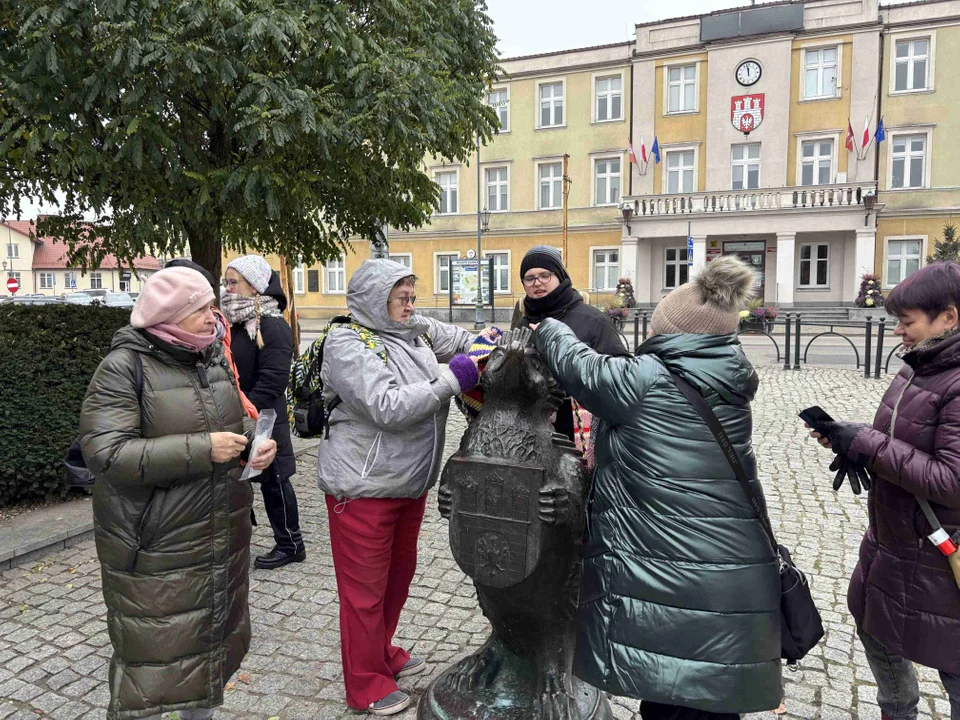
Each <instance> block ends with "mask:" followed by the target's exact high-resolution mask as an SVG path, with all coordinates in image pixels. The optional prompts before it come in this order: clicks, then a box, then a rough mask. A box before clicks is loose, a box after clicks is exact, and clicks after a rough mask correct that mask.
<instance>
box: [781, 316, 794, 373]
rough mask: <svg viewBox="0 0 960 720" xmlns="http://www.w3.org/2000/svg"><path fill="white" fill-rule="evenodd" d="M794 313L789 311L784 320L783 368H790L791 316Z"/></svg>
mask: <svg viewBox="0 0 960 720" xmlns="http://www.w3.org/2000/svg"><path fill="white" fill-rule="evenodd" d="M792 317H793V313H787V317H786V318H785V319H784V322H783V336H784V337H783V369H784V370H789V369H790V318H792Z"/></svg>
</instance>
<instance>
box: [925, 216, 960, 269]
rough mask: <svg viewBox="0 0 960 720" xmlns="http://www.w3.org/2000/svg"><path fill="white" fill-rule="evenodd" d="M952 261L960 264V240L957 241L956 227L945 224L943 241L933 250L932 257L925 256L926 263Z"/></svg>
mask: <svg viewBox="0 0 960 720" xmlns="http://www.w3.org/2000/svg"><path fill="white" fill-rule="evenodd" d="M937 260H953V261H954V262H960V240H958V239H957V226H956V225H953V224H951V223H947V224H946V225H944V226H943V240H940V241H939V242H938V243H937V244H936V246H934V248H933V255H928V256H927V262H928V263H932V262H936V261H937Z"/></svg>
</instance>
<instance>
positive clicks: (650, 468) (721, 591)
mask: <svg viewBox="0 0 960 720" xmlns="http://www.w3.org/2000/svg"><path fill="white" fill-rule="evenodd" d="M536 343H537V347H538V348H539V350H540V352H541V353H542V354H543V356H544V358H545V359H546V362H547V364H548V365H549V366H550V368H551V369H552V370H553V372H554V373H555V375H556V377H557V379H558V380H559V381H560V384H561V385H562V386H563V387H564V388H565V389H566V390H567V392H569V393H570V394H571V395H572V396H573V397H574V398H576V399H577V400H578V401H579V402H580V403H582V404H583V406H584V407H586V408H587V409H588V410H590V412H592V413H593V415H594V420H595V421H597V420H598V419H599V421H598V422H597V424H596V425H595V427H594V433H595V441H594V442H595V444H594V449H595V452H596V463H597V464H596V473H595V476H594V484H593V490H592V506H591V510H590V515H589V518H588V529H587V537H586V538H585V543H584V553H583V554H584V559H583V580H582V583H581V587H580V609H579V615H578V624H579V632H578V637H577V651H576V658H575V668H576V672H577V674H578V675H579V676H580V677H581V678H583V679H584V680H586V681H587V682H589V683H591V684H592V685H595V686H597V687H599V688H601V689H603V690H606V691H608V692H611V693H613V694H615V695H627V696H630V697H635V698H643V699H644V700H650V701H653V702H659V703H666V704H669V705H679V706H683V707H689V708H696V709H699V710H707V711H712V712H717V713H745V712H757V711H762V710H769V709H772V708H775V707H777V706H778V705H779V704H780V699H781V677H780V668H781V664H780V610H779V608H780V605H779V603H780V580H779V575H778V572H777V563H776V561H775V559H774V554H773V549H772V548H771V546H770V542H769V540H768V539H767V537H766V535H764V532H763V529H762V527H761V525H760V522H759V520H757V519H756V516H755V514H754V512H753V509H752V508H751V506H750V504H749V503H748V501H747V499H746V496H745V495H744V493H743V490H742V489H741V488H740V485H739V484H738V483H737V480H736V476H735V475H734V473H733V470H732V469H731V468H730V466H729V465H728V464H727V461H726V459H725V458H724V455H723V452H722V451H721V450H720V446H719V445H718V444H717V442H716V440H715V439H714V437H713V434H712V433H711V432H710V430H709V428H708V427H707V425H706V423H704V422H703V420H702V419H701V418H700V416H699V415H698V414H697V411H696V410H695V409H694V408H693V407H692V406H691V405H690V404H689V403H688V402H687V400H686V399H685V398H684V397H683V395H681V394H680V391H679V390H677V388H676V386H675V385H674V384H673V381H672V380H671V378H670V376H669V374H668V372H667V370H666V367H665V365H666V366H667V367H669V368H670V369H671V370H672V371H674V372H676V373H677V374H679V375H680V376H681V377H683V378H684V379H686V380H687V382H689V383H690V384H691V385H693V386H694V387H695V388H696V389H697V390H699V391H700V392H701V393H703V395H704V396H705V398H706V400H707V402H708V403H709V404H710V406H711V407H712V408H713V410H714V412H715V413H716V414H717V417H718V418H719V419H720V422H721V423H723V426H724V429H725V430H726V432H727V434H728V435H729V436H730V439H731V441H732V442H733V443H734V446H735V447H736V449H737V452H738V453H739V455H740V459H741V462H742V463H743V466H744V468H745V469H746V471H747V473H748V475H749V476H750V477H751V478H753V481H754V482H755V483H756V488H757V490H758V492H760V493H762V490H761V489H760V486H759V481H758V480H756V460H755V457H754V454H753V448H752V445H751V439H750V438H751V433H752V420H751V415H750V405H749V403H750V401H751V400H752V399H753V396H754V393H755V392H756V390H757V384H758V381H757V376H756V373H755V372H754V370H753V368H752V367H751V365H750V363H749V362H748V361H747V359H746V358H745V357H744V354H743V350H742V349H741V347H740V343H739V341H738V340H737V338H736V336H735V335H659V336H655V337H653V338H651V339H650V340H648V341H647V342H645V343H644V344H643V345H642V346H641V347H640V349H639V350H638V351H637V352H638V355H639V357H634V358H619V357H610V356H605V355H598V354H597V353H595V352H594V351H593V350H591V349H590V348H589V347H587V346H586V345H584V344H582V343H579V342H577V339H576V337H575V336H574V335H573V333H572V332H571V331H570V330H568V329H567V328H566V327H565V326H564V325H562V324H561V323H558V322H556V321H553V320H547V321H544V323H543V324H542V325H541V326H540V328H539V330H538V332H537V333H536Z"/></svg>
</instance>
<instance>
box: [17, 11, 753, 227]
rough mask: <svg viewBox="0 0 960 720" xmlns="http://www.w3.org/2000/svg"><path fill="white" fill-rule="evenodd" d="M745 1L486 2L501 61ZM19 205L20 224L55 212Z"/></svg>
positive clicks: (597, 41)
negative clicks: (646, 23) (20, 212)
mask: <svg viewBox="0 0 960 720" xmlns="http://www.w3.org/2000/svg"><path fill="white" fill-rule="evenodd" d="M749 4H750V0H669V1H668V2H653V1H651V0H487V13H488V14H489V15H490V17H491V18H492V20H493V26H494V31H495V32H496V34H497V37H498V38H499V43H498V45H497V49H498V50H499V52H500V56H501V57H515V56H517V55H534V54H537V53H543V52H553V51H555V50H567V49H570V48H578V47H586V46H588V45H606V44H608V43H617V42H623V41H625V40H630V39H632V35H633V26H634V25H635V24H636V23H642V22H650V21H652V20H666V19H668V18H672V17H680V16H683V15H696V14H698V13H707V12H711V11H713V10H721V9H724V8H729V7H737V6H741V5H749ZM55 210H56V209H55V208H52V207H45V206H43V205H36V204H31V203H29V202H24V213H23V216H22V217H23V218H24V219H28V218H35V217H36V216H37V215H38V214H39V213H44V212H55Z"/></svg>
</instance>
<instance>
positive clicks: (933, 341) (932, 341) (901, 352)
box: [896, 327, 960, 359]
mask: <svg viewBox="0 0 960 720" xmlns="http://www.w3.org/2000/svg"><path fill="white" fill-rule="evenodd" d="M957 333H960V327H955V328H950V329H949V330H944V331H943V332H942V333H940V334H939V335H934V336H933V337H928V338H927V339H926V340H921V341H920V342H918V343H917V344H916V345H914V346H913V347H912V348H909V349H907V348H906V347H905V346H904V345H901V346H900V347H899V348H897V351H896V354H897V357H898V358H901V359H905V358H906V357H907V355H912V354H913V353H922V352H923V351H924V350H931V349H933V348H935V347H936V346H937V345H939V344H940V343H942V342H943V341H944V340H946V339H947V338H952V337H953V336H954V335H956V334H957Z"/></svg>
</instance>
